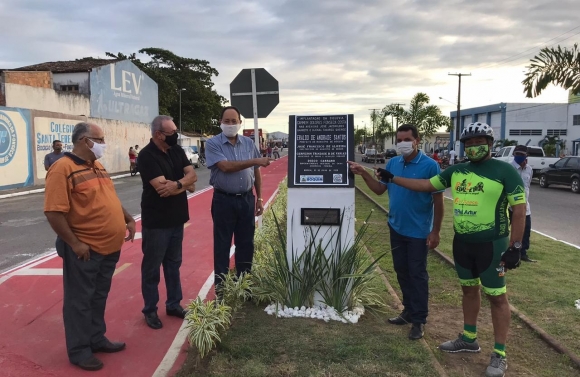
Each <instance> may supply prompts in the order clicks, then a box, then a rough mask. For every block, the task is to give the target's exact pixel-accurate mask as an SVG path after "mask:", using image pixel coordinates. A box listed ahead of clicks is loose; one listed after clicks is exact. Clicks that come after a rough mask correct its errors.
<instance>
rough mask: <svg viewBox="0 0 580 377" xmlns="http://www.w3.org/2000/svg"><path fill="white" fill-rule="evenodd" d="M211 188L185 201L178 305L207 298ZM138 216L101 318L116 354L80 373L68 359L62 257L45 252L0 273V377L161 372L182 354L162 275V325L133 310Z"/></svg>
mask: <svg viewBox="0 0 580 377" xmlns="http://www.w3.org/2000/svg"><path fill="white" fill-rule="evenodd" d="M286 161H287V160H286V158H282V159H278V160H277V161H273V162H272V164H270V166H268V167H267V168H262V169H261V171H262V191H263V193H262V196H263V197H264V198H265V199H266V200H268V202H267V204H268V203H269V202H270V201H271V200H272V198H273V197H274V196H275V194H276V192H277V188H278V185H279V184H280V182H281V181H282V180H283V179H284V178H285V176H286V174H287V162H286ZM212 191H213V190H212V189H211V188H210V189H205V190H201V191H200V192H197V193H195V194H194V195H192V196H191V197H190V198H189V214H190V221H189V222H188V223H186V225H185V231H184V240H183V263H182V266H181V270H180V271H181V282H182V288H183V297H184V300H183V301H182V304H183V305H186V304H187V303H188V302H190V301H191V300H194V299H195V298H197V297H198V296H200V297H202V298H205V297H206V295H207V297H208V298H213V297H214V292H213V289H212V288H213V236H212V234H213V230H212V229H213V222H212V219H211V213H210V207H211V199H212V195H213V192H212ZM140 231H141V221H140V218H137V237H136V238H137V239H136V240H135V241H134V242H133V243H130V242H128V243H125V245H124V246H123V248H122V249H121V258H120V260H119V262H118V264H117V269H116V271H115V275H114V276H113V283H112V287H111V292H110V294H109V298H108V300H107V310H106V313H105V319H106V323H107V337H108V338H109V339H111V340H120V341H124V342H126V343H127V348H126V349H125V350H124V351H122V352H120V353H116V354H99V355H98V357H99V358H100V359H101V360H103V362H104V364H105V367H104V368H103V369H102V370H100V371H97V372H86V371H83V370H81V369H79V368H77V367H75V366H73V365H71V364H70V363H69V362H68V358H67V356H66V348H65V341H64V327H63V322H62V297H63V292H62V260H61V259H60V258H58V257H56V255H54V254H53V255H49V256H46V257H44V258H41V259H39V260H38V261H36V262H34V263H29V264H28V265H24V266H22V267H20V268H17V269H13V270H11V271H8V272H6V273H4V274H2V275H0V375H2V376H17V377H21V376H22V377H24V376H31V375H35V376H63V375H67V376H83V375H86V374H87V373H89V374H90V375H94V376H152V375H155V376H165V375H168V374H173V372H175V371H176V370H177V369H179V367H180V366H181V365H182V363H183V361H184V360H185V357H186V351H187V344H186V342H185V334H186V331H187V329H186V328H185V322H184V321H181V320H179V319H178V318H175V317H168V316H166V315H165V310H164V308H163V302H164V301H165V298H166V293H165V284H164V282H163V278H162V279H161V283H160V284H159V293H160V300H159V303H160V305H159V307H160V309H159V312H158V313H159V316H160V319H161V321H162V322H163V328H162V329H160V330H153V329H150V328H149V327H147V325H146V324H145V321H144V319H143V315H142V314H141V308H142V306H143V299H142V296H141V270H140V265H141V257H142V252H141V239H140Z"/></svg>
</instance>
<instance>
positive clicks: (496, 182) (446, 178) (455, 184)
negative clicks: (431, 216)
mask: <svg viewBox="0 0 580 377" xmlns="http://www.w3.org/2000/svg"><path fill="white" fill-rule="evenodd" d="M431 184H432V185H433V187H435V189H436V190H443V189H445V188H448V187H451V192H452V196H453V227H454V229H455V233H456V236H457V237H458V239H460V240H463V241H464V242H470V243H474V242H489V241H495V240H498V239H500V238H503V237H507V236H508V235H509V220H508V217H507V205H508V203H509V204H510V205H511V206H514V205H517V204H525V203H526V195H525V191H524V183H523V181H522V178H521V177H520V175H519V174H518V172H517V171H516V169H514V168H513V167H512V166H511V165H510V164H508V163H506V162H503V161H499V160H494V159H489V160H486V161H482V162H478V163H473V162H468V163H464V164H458V165H453V166H450V167H448V168H447V169H445V170H444V171H443V172H441V174H439V175H437V176H435V177H433V178H431Z"/></svg>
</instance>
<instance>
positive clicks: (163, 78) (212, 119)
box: [106, 47, 227, 135]
mask: <svg viewBox="0 0 580 377" xmlns="http://www.w3.org/2000/svg"><path fill="white" fill-rule="evenodd" d="M139 53H140V54H145V55H147V56H148V57H149V59H150V60H149V61H147V62H142V61H141V60H140V59H139V58H138V57H137V55H136V53H132V54H129V55H125V54H123V53H117V54H113V53H110V52H107V53H106V54H107V56H109V57H113V58H116V59H120V60H124V59H128V60H131V61H132V62H133V63H134V64H135V65H136V66H137V67H139V69H141V70H142V71H143V72H145V73H146V74H147V75H148V76H149V77H151V79H153V80H154V81H155V82H156V83H157V86H158V90H159V113H160V114H169V115H171V116H172V117H173V118H174V119H175V123H176V124H177V123H178V122H179V90H180V89H182V88H183V89H185V91H183V92H182V93H181V123H182V128H183V130H184V131H196V132H200V133H206V134H213V135H215V134H218V133H220V132H221V130H220V128H219V120H218V117H219V114H220V110H221V107H222V106H223V104H224V103H226V102H227V100H226V99H225V98H224V97H222V96H220V95H219V94H218V93H217V92H216V90H215V89H214V83H213V81H212V78H213V77H214V76H218V74H219V73H218V71H217V70H216V69H215V68H213V67H212V66H211V65H210V64H209V62H208V61H206V60H200V59H192V58H185V57H182V56H178V55H175V54H174V53H172V52H171V51H168V50H165V49H162V48H153V47H150V48H143V49H141V50H139Z"/></svg>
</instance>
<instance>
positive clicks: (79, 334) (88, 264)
mask: <svg viewBox="0 0 580 377" xmlns="http://www.w3.org/2000/svg"><path fill="white" fill-rule="evenodd" d="M56 251H57V253H58V255H59V256H60V257H61V258H62V261H63V282H64V300H63V308H62V314H63V318H64V334H65V338H66V349H67V353H68V358H69V360H70V362H71V363H73V364H78V363H80V362H82V361H85V360H86V359H88V358H90V357H91V356H92V355H93V352H92V351H91V347H92V348H98V347H101V346H103V345H104V343H105V341H106V338H105V332H106V331H107V326H106V325H105V306H106V304H107V297H108V296H109V290H110V289H111V281H112V278H113V274H114V272H115V266H116V265H117V262H118V261H119V256H120V254H121V253H120V252H115V253H113V254H109V255H101V254H98V253H95V252H94V251H92V250H91V251H90V253H91V257H90V259H89V260H88V261H83V260H81V259H78V257H77V255H76V254H75V253H74V251H73V250H72V248H71V247H70V246H69V245H68V244H67V243H65V242H64V241H63V240H62V239H60V237H57V239H56Z"/></svg>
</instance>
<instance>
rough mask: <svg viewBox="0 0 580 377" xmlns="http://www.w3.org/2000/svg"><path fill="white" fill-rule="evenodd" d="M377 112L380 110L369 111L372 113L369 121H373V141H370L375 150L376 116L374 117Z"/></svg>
mask: <svg viewBox="0 0 580 377" xmlns="http://www.w3.org/2000/svg"><path fill="white" fill-rule="evenodd" d="M377 110H380V109H369V111H372V115H371V120H372V121H373V140H372V143H373V145H374V146H375V148H376V145H375V118H376V117H377V115H376V111H377Z"/></svg>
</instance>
